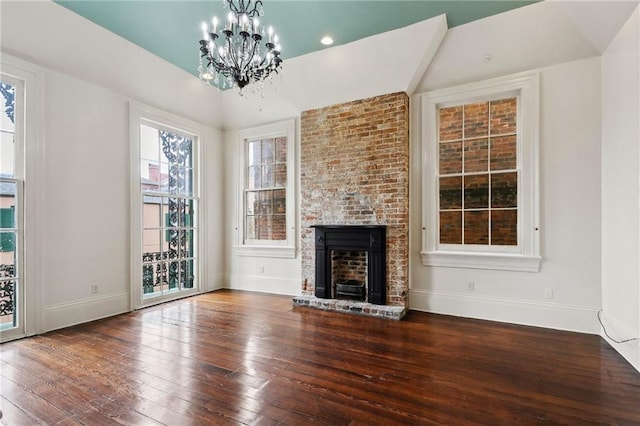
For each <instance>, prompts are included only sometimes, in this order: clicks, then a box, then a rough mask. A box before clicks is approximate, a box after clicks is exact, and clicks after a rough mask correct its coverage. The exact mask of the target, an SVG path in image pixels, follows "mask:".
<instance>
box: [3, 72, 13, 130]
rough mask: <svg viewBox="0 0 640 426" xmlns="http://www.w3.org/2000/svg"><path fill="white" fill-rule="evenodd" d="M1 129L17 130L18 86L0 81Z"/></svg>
mask: <svg viewBox="0 0 640 426" xmlns="http://www.w3.org/2000/svg"><path fill="white" fill-rule="evenodd" d="M0 94H1V95H2V97H0V129H1V130H6V131H9V132H15V110H16V88H15V86H12V85H11V84H8V83H3V82H0Z"/></svg>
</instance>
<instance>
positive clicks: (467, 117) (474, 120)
mask: <svg viewBox="0 0 640 426" xmlns="http://www.w3.org/2000/svg"><path fill="white" fill-rule="evenodd" d="M488 133H489V102H481V103H477V104H467V105H465V106H464V138H465V139H468V138H477V137H483V136H487V135H488Z"/></svg>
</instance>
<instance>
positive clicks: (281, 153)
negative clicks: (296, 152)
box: [276, 138, 287, 163]
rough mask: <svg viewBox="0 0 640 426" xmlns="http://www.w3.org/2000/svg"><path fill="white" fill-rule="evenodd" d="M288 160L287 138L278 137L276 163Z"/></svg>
mask: <svg viewBox="0 0 640 426" xmlns="http://www.w3.org/2000/svg"><path fill="white" fill-rule="evenodd" d="M286 162H287V138H276V163H286Z"/></svg>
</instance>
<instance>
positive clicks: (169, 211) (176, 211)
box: [164, 198, 182, 228]
mask: <svg viewBox="0 0 640 426" xmlns="http://www.w3.org/2000/svg"><path fill="white" fill-rule="evenodd" d="M164 201H165V202H166V203H167V205H166V206H165V209H166V214H165V223H164V225H165V226H166V227H167V228H177V227H178V226H180V214H181V213H182V212H181V211H180V207H181V201H182V200H181V199H180V198H164Z"/></svg>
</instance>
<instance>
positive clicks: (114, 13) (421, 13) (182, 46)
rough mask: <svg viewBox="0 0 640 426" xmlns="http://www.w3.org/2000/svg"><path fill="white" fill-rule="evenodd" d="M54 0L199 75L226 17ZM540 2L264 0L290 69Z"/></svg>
mask: <svg viewBox="0 0 640 426" xmlns="http://www.w3.org/2000/svg"><path fill="white" fill-rule="evenodd" d="M54 1H55V2H56V3H58V4H60V5H62V6H64V7H66V8H68V9H70V10H72V11H74V12H75V13H77V14H79V15H81V16H83V17H85V18H87V19H89V20H91V21H93V22H95V23H96V24H98V25H100V26H102V27H104V28H106V29H108V30H110V31H112V32H113V33H115V34H118V35H119V36H121V37H124V38H125V39H127V40H129V41H131V42H133V43H135V44H137V45H138V46H140V47H142V48H144V49H146V50H148V51H149V52H151V53H153V54H155V55H157V56H160V57H161V58H164V59H165V60H167V61H168V62H171V63H173V64H175V65H177V66H178V67H180V68H182V69H184V70H186V71H188V72H190V73H192V74H194V75H198V73H197V71H196V68H197V65H198V54H199V51H198V47H199V45H198V41H199V40H200V38H201V37H202V31H201V24H202V22H204V21H206V22H208V23H210V22H211V18H212V17H213V16H218V19H220V20H222V21H226V18H225V17H226V14H227V13H228V9H226V8H223V3H222V0H199V1H192V0H159V1H153V0H134V1H128V0H110V1H109V0H54ZM536 1H539V0H517V1H510V0H494V1H484V0H468V1H467V0H465V1H461V0H445V1H431V0H412V1H402V0H368V1H366V0H342V1H335V0H264V2H263V4H264V16H262V17H261V19H260V20H261V22H262V23H263V24H266V25H272V26H273V27H274V28H275V30H276V32H277V33H278V35H279V37H280V44H281V45H282V57H283V58H284V59H285V63H284V66H286V60H287V59H289V58H293V57H296V56H300V55H304V54H306V53H310V52H313V51H316V50H320V49H326V47H325V46H323V45H322V44H321V43H320V39H321V38H322V37H323V36H325V35H330V36H331V37H332V38H333V39H334V41H335V43H334V46H336V45H341V44H345V43H349V42H352V41H355V40H358V39H361V38H364V37H368V36H371V35H374V34H378V33H382V32H385V31H390V30H393V29H397V28H401V27H404V26H407V25H410V24H413V23H416V22H419V21H423V20H425V19H428V18H431V17H434V16H438V15H441V14H443V13H444V14H446V15H447V22H448V25H449V27H450V28H451V27H455V26H457V25H462V24H465V23H468V22H471V21H475V20H477V19H482V18H485V17H487V16H491V15H495V14H498V13H502V12H505V11H508V10H511V9H515V8H518V7H522V6H526V5H528V4H531V3H535V2H536ZM415 42H416V43H419V42H420V41H419V40H416V41H415ZM381 60H382V59H381Z"/></svg>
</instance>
